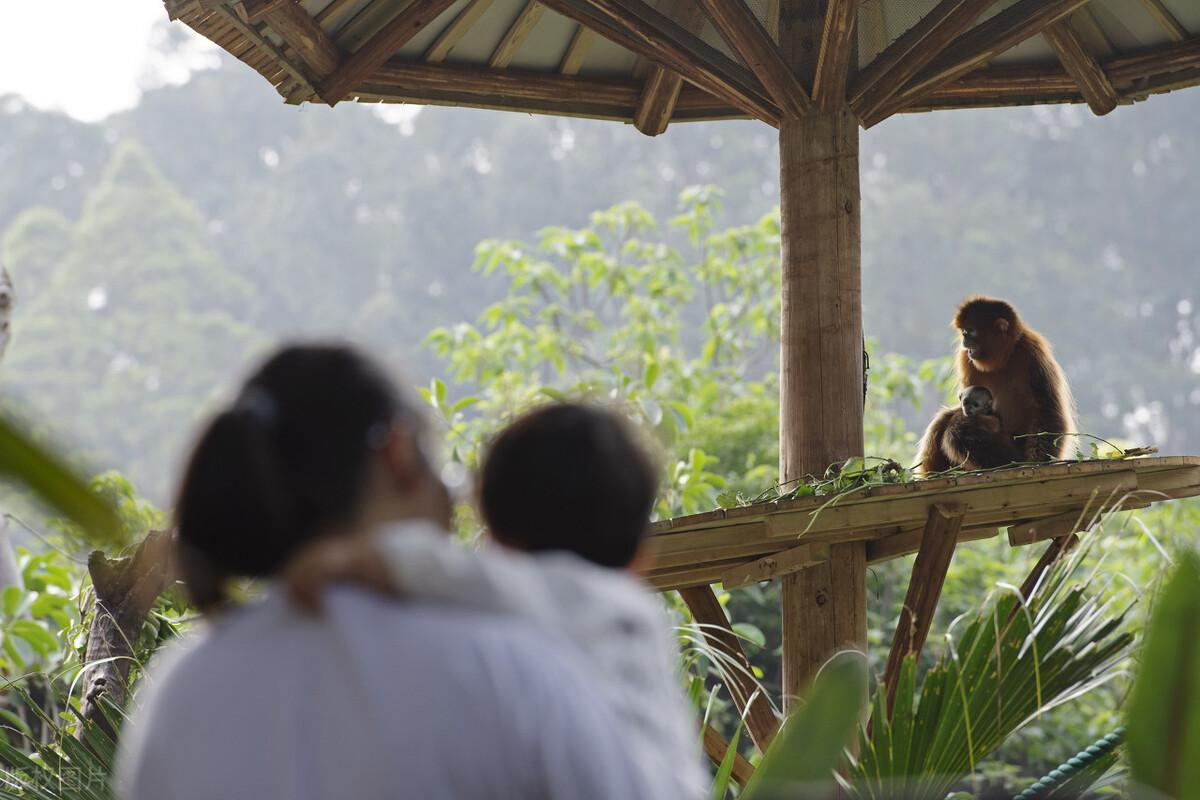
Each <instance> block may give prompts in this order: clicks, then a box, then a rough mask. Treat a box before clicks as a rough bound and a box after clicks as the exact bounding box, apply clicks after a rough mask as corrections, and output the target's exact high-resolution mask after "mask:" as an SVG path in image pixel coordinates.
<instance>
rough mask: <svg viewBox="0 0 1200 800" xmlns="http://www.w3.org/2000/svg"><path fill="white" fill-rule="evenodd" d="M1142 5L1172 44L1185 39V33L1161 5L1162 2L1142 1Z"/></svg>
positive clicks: (1168, 10)
mask: <svg viewBox="0 0 1200 800" xmlns="http://www.w3.org/2000/svg"><path fill="white" fill-rule="evenodd" d="M1142 5H1143V6H1145V7H1146V11H1147V12H1149V14H1150V16H1152V17H1154V21H1155V22H1157V23H1158V24H1159V26H1161V27H1162V29H1163V30H1164V31H1165V32H1166V34H1167V38H1168V39H1170V40H1171V41H1172V42H1182V41H1183V40H1184V39H1186V38H1187V31H1186V30H1184V27H1183V26H1182V25H1180V24H1179V20H1177V19H1175V15H1174V14H1172V13H1171V11H1170V9H1168V8H1167V7H1166V6H1165V5H1163V2H1162V0H1142Z"/></svg>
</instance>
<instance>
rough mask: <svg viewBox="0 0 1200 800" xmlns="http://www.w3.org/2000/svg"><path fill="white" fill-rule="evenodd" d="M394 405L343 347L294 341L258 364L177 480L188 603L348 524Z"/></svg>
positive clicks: (382, 384)
mask: <svg viewBox="0 0 1200 800" xmlns="http://www.w3.org/2000/svg"><path fill="white" fill-rule="evenodd" d="M402 411H403V408H402V403H401V400H400V398H399V395H398V393H397V391H396V389H395V387H394V386H393V384H392V382H391V381H390V380H388V378H387V377H386V376H385V375H384V373H383V372H382V371H381V370H380V369H379V368H378V367H376V365H375V364H374V363H372V362H371V361H370V360H369V359H368V358H367V357H365V356H363V355H362V354H360V353H359V352H357V351H356V350H354V349H352V348H350V347H347V346H342V345H327V344H326V345H291V346H287V347H284V348H282V349H281V350H279V351H278V352H276V353H275V354H274V355H273V356H271V357H270V358H269V359H267V361H266V362H265V363H264V364H263V365H262V366H261V367H260V368H259V369H258V370H257V371H256V372H255V373H254V374H253V375H251V376H250V378H249V379H248V380H247V381H246V383H245V385H244V387H243V389H242V392H241V395H240V396H239V397H238V399H237V400H236V401H235V402H234V403H233V405H232V406H231V407H230V408H228V409H227V410H225V411H222V412H221V413H219V414H217V416H216V417H215V418H214V419H213V420H212V421H211V422H210V423H209V424H208V427H207V428H206V429H205V430H204V432H203V433H202V434H201V435H200V438H199V440H198V441H197V442H196V445H195V449H194V450H193V451H192V455H191V458H190V459H189V461H188V464H187V468H186V470H185V472H184V476H183V482H182V484H181V485H180V489H179V495H178V498H177V501H176V504H175V517H176V523H177V525H178V531H179V542H180V548H179V550H180V568H181V570H182V573H183V578H184V581H185V583H186V584H187V587H188V591H189V593H190V594H191V596H192V599H193V601H194V602H195V603H196V604H197V605H198V606H199V607H200V608H201V609H202V610H209V609H212V608H213V607H216V606H219V605H220V604H222V603H223V602H224V601H225V599H226V597H225V584H226V582H227V580H228V578H229V577H232V576H265V575H270V574H272V573H274V572H276V571H277V570H278V569H279V568H280V567H282V566H283V564H284V562H286V561H287V559H288V558H289V557H290V556H291V555H292V554H293V553H294V552H295V551H296V550H297V549H299V547H300V546H301V545H303V544H304V543H306V542H308V541H310V540H312V539H314V538H316V537H317V536H320V535H321V534H322V533H323V532H324V531H326V530H327V529H328V528H329V527H330V526H332V525H336V524H338V523H340V522H344V521H347V520H349V518H350V517H351V516H352V515H353V514H354V512H355V511H356V510H357V508H358V505H359V503H360V502H361V501H362V499H363V494H364V491H365V488H366V487H365V483H366V477H367V467H368V463H369V460H368V457H369V454H370V451H371V450H372V449H373V447H374V446H375V445H377V444H381V443H382V441H383V439H384V437H386V434H387V430H388V428H389V427H390V425H391V423H392V422H393V421H394V420H395V419H396V418H397V417H398V415H399V414H400V412H402ZM412 417H413V419H414V420H415V419H416V415H415V414H413V415H412Z"/></svg>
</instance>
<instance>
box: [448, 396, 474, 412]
mask: <svg viewBox="0 0 1200 800" xmlns="http://www.w3.org/2000/svg"><path fill="white" fill-rule="evenodd" d="M478 402H479V398H478V397H464V398H463V399H461V400H459V401H458V402H457V403H455V404H454V405H452V406H450V413H451V414H457V413H458V412H460V411H465V410H466V409H468V408H470V407H471V406H473V405H475V404H476V403H478Z"/></svg>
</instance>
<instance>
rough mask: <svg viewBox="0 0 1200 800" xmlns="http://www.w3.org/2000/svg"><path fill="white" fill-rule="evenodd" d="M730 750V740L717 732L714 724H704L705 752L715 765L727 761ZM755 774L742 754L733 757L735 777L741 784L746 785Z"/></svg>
mask: <svg viewBox="0 0 1200 800" xmlns="http://www.w3.org/2000/svg"><path fill="white" fill-rule="evenodd" d="M728 752H729V742H727V741H725V737H724V736H722V735H721V734H719V733H717V732H716V730H714V729H713V726H712V725H705V726H704V753H705V755H707V756H708V760H709V761H711V762H712V763H713V764H714V765H715V766H720V765H721V764H722V763H723V762H724V761H725V754H726V753H728ZM753 776H754V767H753V766H752V765H751V764H750V762H749V761H747V760H746V759H745V758H743V757H742V756H741V755H740V754H739V755H735V756H734V757H733V779H734V780H735V781H737V782H738V785H739V786H743V787H744V786H745V785H746V784H747V783H749V782H750V778H751V777H753Z"/></svg>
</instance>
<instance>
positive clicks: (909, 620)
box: [883, 504, 966, 719]
mask: <svg viewBox="0 0 1200 800" xmlns="http://www.w3.org/2000/svg"><path fill="white" fill-rule="evenodd" d="M965 511H966V509H965V508H964V507H962V506H956V505H952V504H945V505H942V504H938V505H935V506H934V507H933V508H931V509H929V519H928V521H927V522H926V523H925V530H924V532H923V534H922V538H921V548H920V550H918V551H917V560H916V561H915V562H913V568H912V577H910V578H909V581H908V594H907V595H905V598H904V607H903V608H902V609H901V610H900V621H899V622H897V623H896V633H895V636H893V637H892V649H891V651H890V652H889V653H888V660H887V667H886V668H885V669H884V672H883V681H884V685H885V686H887V712H888V718H889V719H890V718H891V716H892V708H893V707H894V706H895V704H896V683H897V681H898V680H899V679H900V665H901V664H902V663H903V661H904V659H905V658H906V657H908V656H910V655H913V654H916V655H918V656H919V655H920V653H921V648H923V647H924V646H925V639H926V638H927V637H928V636H929V627H930V625H932V624H933V615H934V612H935V611H937V604H938V600H939V599H940V598H941V596H942V586H943V585H944V584H945V582H946V572H947V571H948V570H949V569H950V558H951V557H952V556H953V555H954V548H955V547H956V546H957V545H958V532H959V529H960V528H961V527H962V521H963V514H964V513H965Z"/></svg>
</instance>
